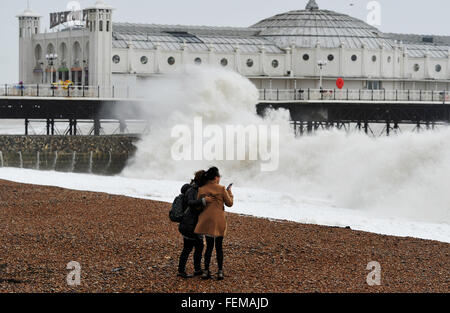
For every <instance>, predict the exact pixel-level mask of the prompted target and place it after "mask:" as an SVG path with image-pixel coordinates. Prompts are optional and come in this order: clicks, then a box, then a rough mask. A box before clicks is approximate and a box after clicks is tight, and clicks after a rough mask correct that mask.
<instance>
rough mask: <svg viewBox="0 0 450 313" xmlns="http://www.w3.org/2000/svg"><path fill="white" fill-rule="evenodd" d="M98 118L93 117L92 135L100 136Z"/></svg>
mask: <svg viewBox="0 0 450 313" xmlns="http://www.w3.org/2000/svg"><path fill="white" fill-rule="evenodd" d="M100 127H101V124H100V120H99V119H98V118H96V119H94V136H100Z"/></svg>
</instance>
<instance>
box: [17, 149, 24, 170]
mask: <svg viewBox="0 0 450 313" xmlns="http://www.w3.org/2000/svg"><path fill="white" fill-rule="evenodd" d="M18 153H19V168H23V158H22V151H19V152H18Z"/></svg>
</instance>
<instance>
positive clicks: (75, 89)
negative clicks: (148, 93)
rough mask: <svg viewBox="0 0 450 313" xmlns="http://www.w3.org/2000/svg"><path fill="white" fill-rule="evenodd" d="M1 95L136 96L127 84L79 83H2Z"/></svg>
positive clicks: (132, 97) (121, 97) (131, 97)
mask: <svg viewBox="0 0 450 313" xmlns="http://www.w3.org/2000/svg"><path fill="white" fill-rule="evenodd" d="M0 97H66V98H67V97H69V98H118V99H123V98H125V99H134V98H136V94H135V90H134V88H130V87H127V86H119V87H116V86H113V87H100V86H77V85H60V84H55V85H40V84H35V85H22V84H17V85H8V84H6V85H0Z"/></svg>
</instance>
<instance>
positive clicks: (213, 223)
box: [195, 167, 233, 280]
mask: <svg viewBox="0 0 450 313" xmlns="http://www.w3.org/2000/svg"><path fill="white" fill-rule="evenodd" d="M220 178H221V176H220V173H219V170H218V169H217V167H212V168H210V169H209V170H208V171H207V172H206V173H205V174H204V179H205V184H204V186H203V187H201V188H199V190H198V197H199V199H200V198H204V197H210V198H212V201H211V202H210V203H208V204H207V206H206V208H205V209H204V210H203V212H202V213H201V214H200V215H199V217H198V224H197V227H196V228H195V233H196V234H199V235H205V236H206V252H205V271H204V273H203V276H202V278H203V279H209V278H211V272H210V270H209V265H210V263H211V256H212V252H213V250H214V246H215V247H216V253H217V266H218V269H219V271H218V272H217V279H218V280H222V279H223V247H222V245H223V238H224V237H225V235H226V233H227V220H226V217H225V205H226V206H227V207H232V206H233V193H232V192H231V187H230V188H229V189H225V187H223V186H221V185H220Z"/></svg>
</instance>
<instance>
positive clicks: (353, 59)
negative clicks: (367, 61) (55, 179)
mask: <svg viewBox="0 0 450 313" xmlns="http://www.w3.org/2000/svg"><path fill="white" fill-rule="evenodd" d="M356 60H358V57H357V56H356V55H355V54H354V55H352V61H353V62H355V61H356Z"/></svg>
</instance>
